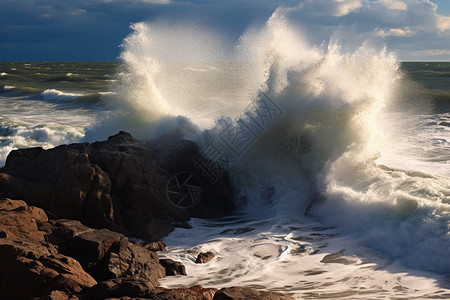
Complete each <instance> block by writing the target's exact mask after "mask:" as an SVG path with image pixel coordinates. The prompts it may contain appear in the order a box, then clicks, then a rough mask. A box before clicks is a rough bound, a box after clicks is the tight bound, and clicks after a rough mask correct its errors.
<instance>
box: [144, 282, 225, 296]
mask: <svg viewBox="0 0 450 300" xmlns="http://www.w3.org/2000/svg"><path fill="white" fill-rule="evenodd" d="M216 292H217V289H212V288H204V287H202V286H201V285H196V286H193V287H191V288H187V289H183V288H180V289H165V288H155V289H154V290H153V291H152V292H150V295H149V298H151V299H160V300H212V299H213V297H214V294H215V293H216Z"/></svg>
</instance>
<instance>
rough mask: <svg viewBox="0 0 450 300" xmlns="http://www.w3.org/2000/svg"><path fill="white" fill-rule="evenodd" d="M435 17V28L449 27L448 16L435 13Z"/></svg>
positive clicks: (447, 28)
mask: <svg viewBox="0 0 450 300" xmlns="http://www.w3.org/2000/svg"><path fill="white" fill-rule="evenodd" d="M436 17H437V28H438V29H439V31H441V32H442V31H446V30H449V29H450V17H447V16H442V15H436Z"/></svg>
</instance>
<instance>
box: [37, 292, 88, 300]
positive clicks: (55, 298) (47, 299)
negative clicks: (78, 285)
mask: <svg viewBox="0 0 450 300" xmlns="http://www.w3.org/2000/svg"><path fill="white" fill-rule="evenodd" d="M35 299H39V300H79V299H80V298H78V297H77V296H75V295H70V294H67V293H64V292H62V291H52V292H50V293H49V294H48V295H45V296H42V297H39V298H35Z"/></svg>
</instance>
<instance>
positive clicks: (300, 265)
mask: <svg viewBox="0 0 450 300" xmlns="http://www.w3.org/2000/svg"><path fill="white" fill-rule="evenodd" d="M207 28H208V27H207V26H197V25H195V24H171V25H170V26H167V24H164V23H153V24H144V23H139V24H135V25H133V33H132V34H130V35H129V36H128V37H126V38H125V40H124V42H123V45H122V47H123V49H122V50H123V51H122V54H121V57H120V58H121V60H120V62H0V108H1V114H0V165H3V164H4V162H5V160H6V156H7V154H8V153H9V152H10V151H11V150H12V149H17V148H23V147H34V146H42V147H45V148H50V147H54V146H57V145H60V144H67V143H72V142H81V141H95V140H99V139H105V138H107V137H108V136H109V135H111V134H114V133H116V132H117V131H118V130H126V131H129V132H131V133H132V134H133V135H134V136H136V137H137V138H140V139H144V140H145V139H151V138H155V137H157V136H159V135H161V134H163V133H164V132H167V131H169V130H171V129H172V128H175V127H181V128H182V129H184V130H185V132H186V134H187V138H188V139H190V140H192V141H195V142H196V143H197V144H198V145H199V148H200V149H201V150H202V152H203V153H204V154H205V155H207V156H208V157H209V158H210V160H211V161H212V162H213V163H215V164H216V165H219V166H220V167H221V168H223V169H226V170H227V171H228V173H229V175H230V178H231V185H232V188H233V191H234V192H235V199H236V201H237V203H238V206H239V210H238V212H237V213H236V215H234V216H230V217H227V218H223V219H219V220H199V219H192V220H191V221H190V224H191V225H192V226H193V228H192V229H189V230H188V229H182V228H178V229H176V230H175V231H174V232H173V233H172V234H171V235H169V236H168V237H167V238H165V240H164V242H165V243H166V244H167V246H168V249H169V250H168V251H167V252H165V253H161V256H165V257H170V258H172V259H175V260H178V261H181V262H183V263H184V264H185V265H186V269H187V273H188V276H179V277H171V278H166V279H163V280H162V281H161V283H162V285H163V286H166V287H180V286H191V285H195V284H201V285H203V286H207V287H219V288H220V287H226V286H235V285H240V286H249V287H254V288H260V289H266V290H272V291H281V292H286V293H290V294H292V295H293V296H294V297H296V298H299V299H335V298H342V299H367V298H370V299H377V298H380V299H385V298H393V299H424V298H441V299H444V298H450V258H449V257H450V144H449V141H450V63H448V62H403V63H402V62H399V61H398V60H397V58H396V56H395V53H391V52H389V51H387V50H386V49H385V48H384V47H383V46H380V45H379V44H378V43H377V42H374V41H370V40H367V41H363V42H360V43H354V42H350V43H347V41H337V40H335V39H333V38H331V39H330V40H329V41H327V42H325V43H323V44H321V45H312V44H310V43H308V39H307V33H304V32H302V29H301V28H299V27H298V26H296V25H295V24H292V23H291V22H290V21H289V19H288V18H287V16H286V15H284V14H283V13H282V11H277V12H275V13H274V15H272V16H271V18H270V19H269V20H268V21H267V22H266V24H264V25H263V26H260V27H254V28H250V29H249V30H247V31H246V32H245V33H244V34H243V35H242V36H241V37H240V39H239V40H237V41H230V40H229V39H227V38H225V37H222V36H221V35H220V34H219V33H217V32H212V31H210V30H209V29H207ZM355 44H356V45H355ZM212 150H214V151H212ZM215 175H216V176H220V175H221V174H220V172H218V173H216V174H215ZM211 180H214V178H211ZM203 184H204V185H207V184H209V183H208V182H204V183H203ZM201 251H212V252H213V253H214V254H215V258H214V259H213V260H212V261H211V262H209V263H207V264H204V265H199V264H195V263H194V261H195V258H196V255H197V254H198V253H199V252H201Z"/></svg>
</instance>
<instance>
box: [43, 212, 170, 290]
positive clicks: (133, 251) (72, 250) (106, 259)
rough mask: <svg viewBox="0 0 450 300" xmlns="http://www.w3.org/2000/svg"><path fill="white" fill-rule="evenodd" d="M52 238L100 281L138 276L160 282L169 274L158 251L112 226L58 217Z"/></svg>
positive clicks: (62, 249) (50, 237)
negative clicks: (115, 230) (112, 228)
mask: <svg viewBox="0 0 450 300" xmlns="http://www.w3.org/2000/svg"><path fill="white" fill-rule="evenodd" d="M49 240H51V241H52V242H53V243H55V244H57V245H58V246H59V249H60V251H61V252H62V253H65V254H66V255H70V256H72V257H74V258H76V259H78V260H79V261H80V263H81V265H82V266H83V267H84V268H85V269H86V270H87V271H88V272H89V273H90V274H92V276H93V277H94V278H96V279H97V280H98V281H103V280H107V279H112V278H117V277H137V278H142V279H146V280H148V281H149V282H151V283H152V284H153V285H156V284H157V281H158V279H159V278H162V277H164V276H165V270H164V268H163V267H162V266H161V265H160V264H159V258H158V255H157V254H156V253H155V252H152V251H149V250H147V249H145V248H143V247H140V246H137V245H134V244H132V243H130V242H129V241H128V238H126V237H125V236H124V235H122V234H120V233H117V232H113V231H110V230H108V229H92V228H89V227H87V226H84V225H83V224H81V223H80V222H79V221H75V220H57V221H55V222H54V229H53V232H52V233H51V234H50V235H49Z"/></svg>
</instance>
